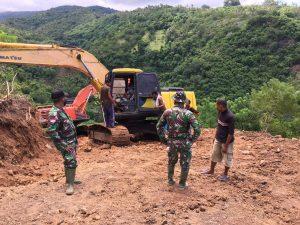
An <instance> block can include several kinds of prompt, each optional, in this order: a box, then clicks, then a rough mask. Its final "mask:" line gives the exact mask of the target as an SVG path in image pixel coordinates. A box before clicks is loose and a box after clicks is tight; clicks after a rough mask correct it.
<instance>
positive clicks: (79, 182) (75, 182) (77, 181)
mask: <svg viewBox="0 0 300 225" xmlns="http://www.w3.org/2000/svg"><path fill="white" fill-rule="evenodd" d="M75 175H76V169H75ZM65 176H66V184H68V183H69V182H68V177H67V169H66V168H65ZM81 183H82V182H81V181H80V180H76V178H75V180H74V184H81Z"/></svg>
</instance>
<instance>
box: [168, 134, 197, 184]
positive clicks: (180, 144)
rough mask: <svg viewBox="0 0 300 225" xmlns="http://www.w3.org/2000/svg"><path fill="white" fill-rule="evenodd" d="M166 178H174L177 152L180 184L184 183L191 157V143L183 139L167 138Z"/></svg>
mask: <svg viewBox="0 0 300 225" xmlns="http://www.w3.org/2000/svg"><path fill="white" fill-rule="evenodd" d="M168 146H169V151H168V158H169V161H168V180H169V181H173V180H174V178H173V177H174V170H175V165H176V163H177V162H178V154H179V155H180V166H181V174H180V181H179V184H180V185H185V184H186V180H187V177H188V174H189V170H190V162H191V159H192V143H191V142H190V141H188V140H186V139H184V140H174V139H173V140H169V141H168Z"/></svg>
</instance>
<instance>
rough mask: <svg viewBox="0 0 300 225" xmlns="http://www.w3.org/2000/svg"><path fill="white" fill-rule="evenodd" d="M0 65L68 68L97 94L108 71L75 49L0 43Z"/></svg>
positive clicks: (90, 55)
mask: <svg viewBox="0 0 300 225" xmlns="http://www.w3.org/2000/svg"><path fill="white" fill-rule="evenodd" d="M0 63H9V64H23V65H35V66H49V67H61V68H70V69H74V70H77V71H80V72H82V73H83V74H84V75H85V76H86V77H87V78H88V79H90V82H91V84H92V85H93V86H94V87H95V89H96V90H97V91H98V92H99V91H100V88H101V86H102V85H103V84H104V81H105V76H106V74H107V73H108V72H109V71H108V69H107V68H106V67H105V66H104V65H103V64H102V63H101V62H99V60H98V59H97V58H96V57H95V56H94V55H92V54H90V53H89V52H87V51H84V50H83V49H80V48H75V47H70V48H69V47H60V46H57V45H37V44H20V43H4V42H0Z"/></svg>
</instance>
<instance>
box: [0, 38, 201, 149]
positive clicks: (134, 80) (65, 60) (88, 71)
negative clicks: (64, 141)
mask: <svg viewBox="0 0 300 225" xmlns="http://www.w3.org/2000/svg"><path fill="white" fill-rule="evenodd" d="M0 63H7V64H21V65H35V66H47V67H61V68H70V69H74V70H77V71H80V72H82V73H83V74H84V75H85V76H86V77H87V78H88V79H89V80H90V83H91V84H92V85H93V86H94V87H95V89H96V90H97V91H98V92H100V89H101V87H102V86H103V84H104V83H105V80H109V81H110V82H111V84H112V88H111V91H112V96H113V97H114V99H116V101H117V103H118V104H117V105H118V107H117V108H116V114H115V119H116V121H117V123H118V126H116V127H115V128H107V127H105V126H103V125H101V124H95V125H91V126H89V127H88V133H89V136H90V138H91V139H93V140H95V141H100V142H105V143H110V144H112V145H118V146H122V145H128V144H129V143H130V137H131V134H134V135H136V136H139V135H141V134H147V133H150V134H151V133H152V134H153V133H156V131H155V124H156V122H157V116H159V114H160V112H159V109H157V108H156V107H155V102H154V101H153V99H152V93H153V92H154V91H159V92H161V93H162V96H163V99H164V101H165V103H166V106H167V108H170V107H172V106H173V100H172V96H173V95H174V93H175V92H176V91H178V90H183V88H165V89H161V88H160V85H159V81H158V77H157V75H156V74H155V73H145V72H143V71H142V70H140V69H133V68H120V69H114V70H112V71H109V70H108V69H107V68H106V67H105V66H104V65H103V64H102V63H101V62H100V61H99V60H98V59H97V58H96V57H95V56H94V55H92V54H90V53H89V52H87V51H85V50H83V49H80V48H77V47H61V46H58V45H54V44H53V45H39V44H22V43H4V42H0ZM129 90H130V91H129ZM129 92H130V93H131V96H128V93H129ZM185 93H186V95H187V97H188V99H189V100H190V101H191V106H192V107H196V105H197V104H196V98H195V94H194V92H191V91H185ZM99 111H100V109H99Z"/></svg>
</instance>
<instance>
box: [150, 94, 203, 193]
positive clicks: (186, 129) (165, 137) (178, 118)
mask: <svg viewBox="0 0 300 225" xmlns="http://www.w3.org/2000/svg"><path fill="white" fill-rule="evenodd" d="M185 101H186V96H185V93H184V92H183V91H179V92H177V93H176V94H175V96H174V103H175V107H174V108H172V109H168V110H166V111H165V112H164V113H163V115H162V116H161V118H160V120H159V121H158V124H157V126H156V128H157V133H158V136H159V137H160V140H161V141H162V142H163V143H164V144H167V145H168V147H169V151H168V158H169V160H168V183H169V185H174V184H175V181H174V169H175V165H176V163H177V162H178V154H180V166H181V175H180V181H179V188H180V189H181V190H184V189H185V188H186V187H187V182H186V180H187V177H188V173H189V168H190V161H191V158H192V144H193V143H194V142H195V141H196V140H197V139H198V137H199V136H200V133H201V131H200V127H199V123H198V121H197V119H196V118H195V116H194V114H193V113H192V112H191V111H189V110H187V109H185V108H184V103H185ZM166 124H167V125H168V126H167V127H168V128H167V129H168V131H167V132H166V130H165V125H166ZM191 127H193V129H194V132H193V134H191V133H190V128H191Z"/></svg>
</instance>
